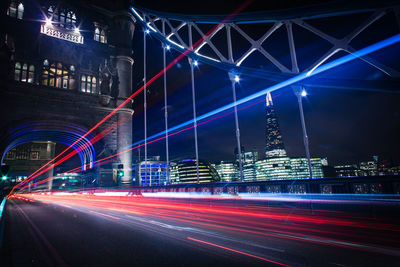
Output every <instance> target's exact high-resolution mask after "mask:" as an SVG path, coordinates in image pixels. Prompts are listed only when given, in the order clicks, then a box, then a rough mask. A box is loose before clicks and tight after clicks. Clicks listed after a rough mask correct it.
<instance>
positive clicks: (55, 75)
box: [42, 59, 75, 89]
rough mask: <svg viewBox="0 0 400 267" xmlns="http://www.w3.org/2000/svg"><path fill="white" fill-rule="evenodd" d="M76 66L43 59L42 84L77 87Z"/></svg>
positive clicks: (67, 87) (57, 86)
mask: <svg viewBox="0 0 400 267" xmlns="http://www.w3.org/2000/svg"><path fill="white" fill-rule="evenodd" d="M74 77H75V67H73V66H69V67H67V66H65V65H64V64H62V63H61V62H57V63H56V62H53V63H51V64H50V62H49V61H48V60H47V59H46V60H44V61H43V71H42V85H45V86H50V87H56V88H62V89H75V78H74Z"/></svg>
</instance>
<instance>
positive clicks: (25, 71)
mask: <svg viewBox="0 0 400 267" xmlns="http://www.w3.org/2000/svg"><path fill="white" fill-rule="evenodd" d="M27 76H28V64H26V63H24V65H22V74H21V82H26V80H27Z"/></svg>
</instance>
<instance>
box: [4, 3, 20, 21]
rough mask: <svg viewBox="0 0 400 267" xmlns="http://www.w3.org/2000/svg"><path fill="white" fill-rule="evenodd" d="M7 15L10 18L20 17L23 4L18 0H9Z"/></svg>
mask: <svg viewBox="0 0 400 267" xmlns="http://www.w3.org/2000/svg"><path fill="white" fill-rule="evenodd" d="M7 15H9V16H10V17H12V18H17V19H22V18H23V17H24V4H22V2H18V1H11V3H10V6H9V7H8V10H7Z"/></svg>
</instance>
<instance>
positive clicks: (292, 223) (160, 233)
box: [1, 194, 400, 266]
mask: <svg viewBox="0 0 400 267" xmlns="http://www.w3.org/2000/svg"><path fill="white" fill-rule="evenodd" d="M338 205H339V204H320V205H314V206H313V207H312V209H310V207H309V206H307V205H303V204H293V203H281V204H279V205H269V204H268V205H266V203H264V202H262V201H243V200H230V199H228V200H218V199H167V198H149V197H137V196H136V197H135V196H129V197H116V196H113V197H111V196H93V195H83V194H78V195H62V194H61V195H41V194H24V195H17V196H16V197H14V198H11V199H9V200H8V203H7V206H6V210H5V227H4V239H3V246H2V251H1V253H2V255H1V265H2V266H400V249H399V248H400V219H399V214H400V213H399V207H398V205H393V206H390V205H389V206H387V205H382V206H379V205H378V206H371V205H366V204H363V203H349V204H346V203H342V204H340V205H339V206H338ZM392 212H393V214H392Z"/></svg>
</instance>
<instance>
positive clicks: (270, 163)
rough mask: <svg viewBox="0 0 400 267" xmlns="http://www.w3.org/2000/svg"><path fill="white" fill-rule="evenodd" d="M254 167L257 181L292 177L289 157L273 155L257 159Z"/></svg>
mask: <svg viewBox="0 0 400 267" xmlns="http://www.w3.org/2000/svg"><path fill="white" fill-rule="evenodd" d="M255 168H256V180H257V181H266V180H281V179H291V178H292V172H291V166H290V158H289V157H275V158H266V159H263V160H259V161H257V162H256V163H255Z"/></svg>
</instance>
